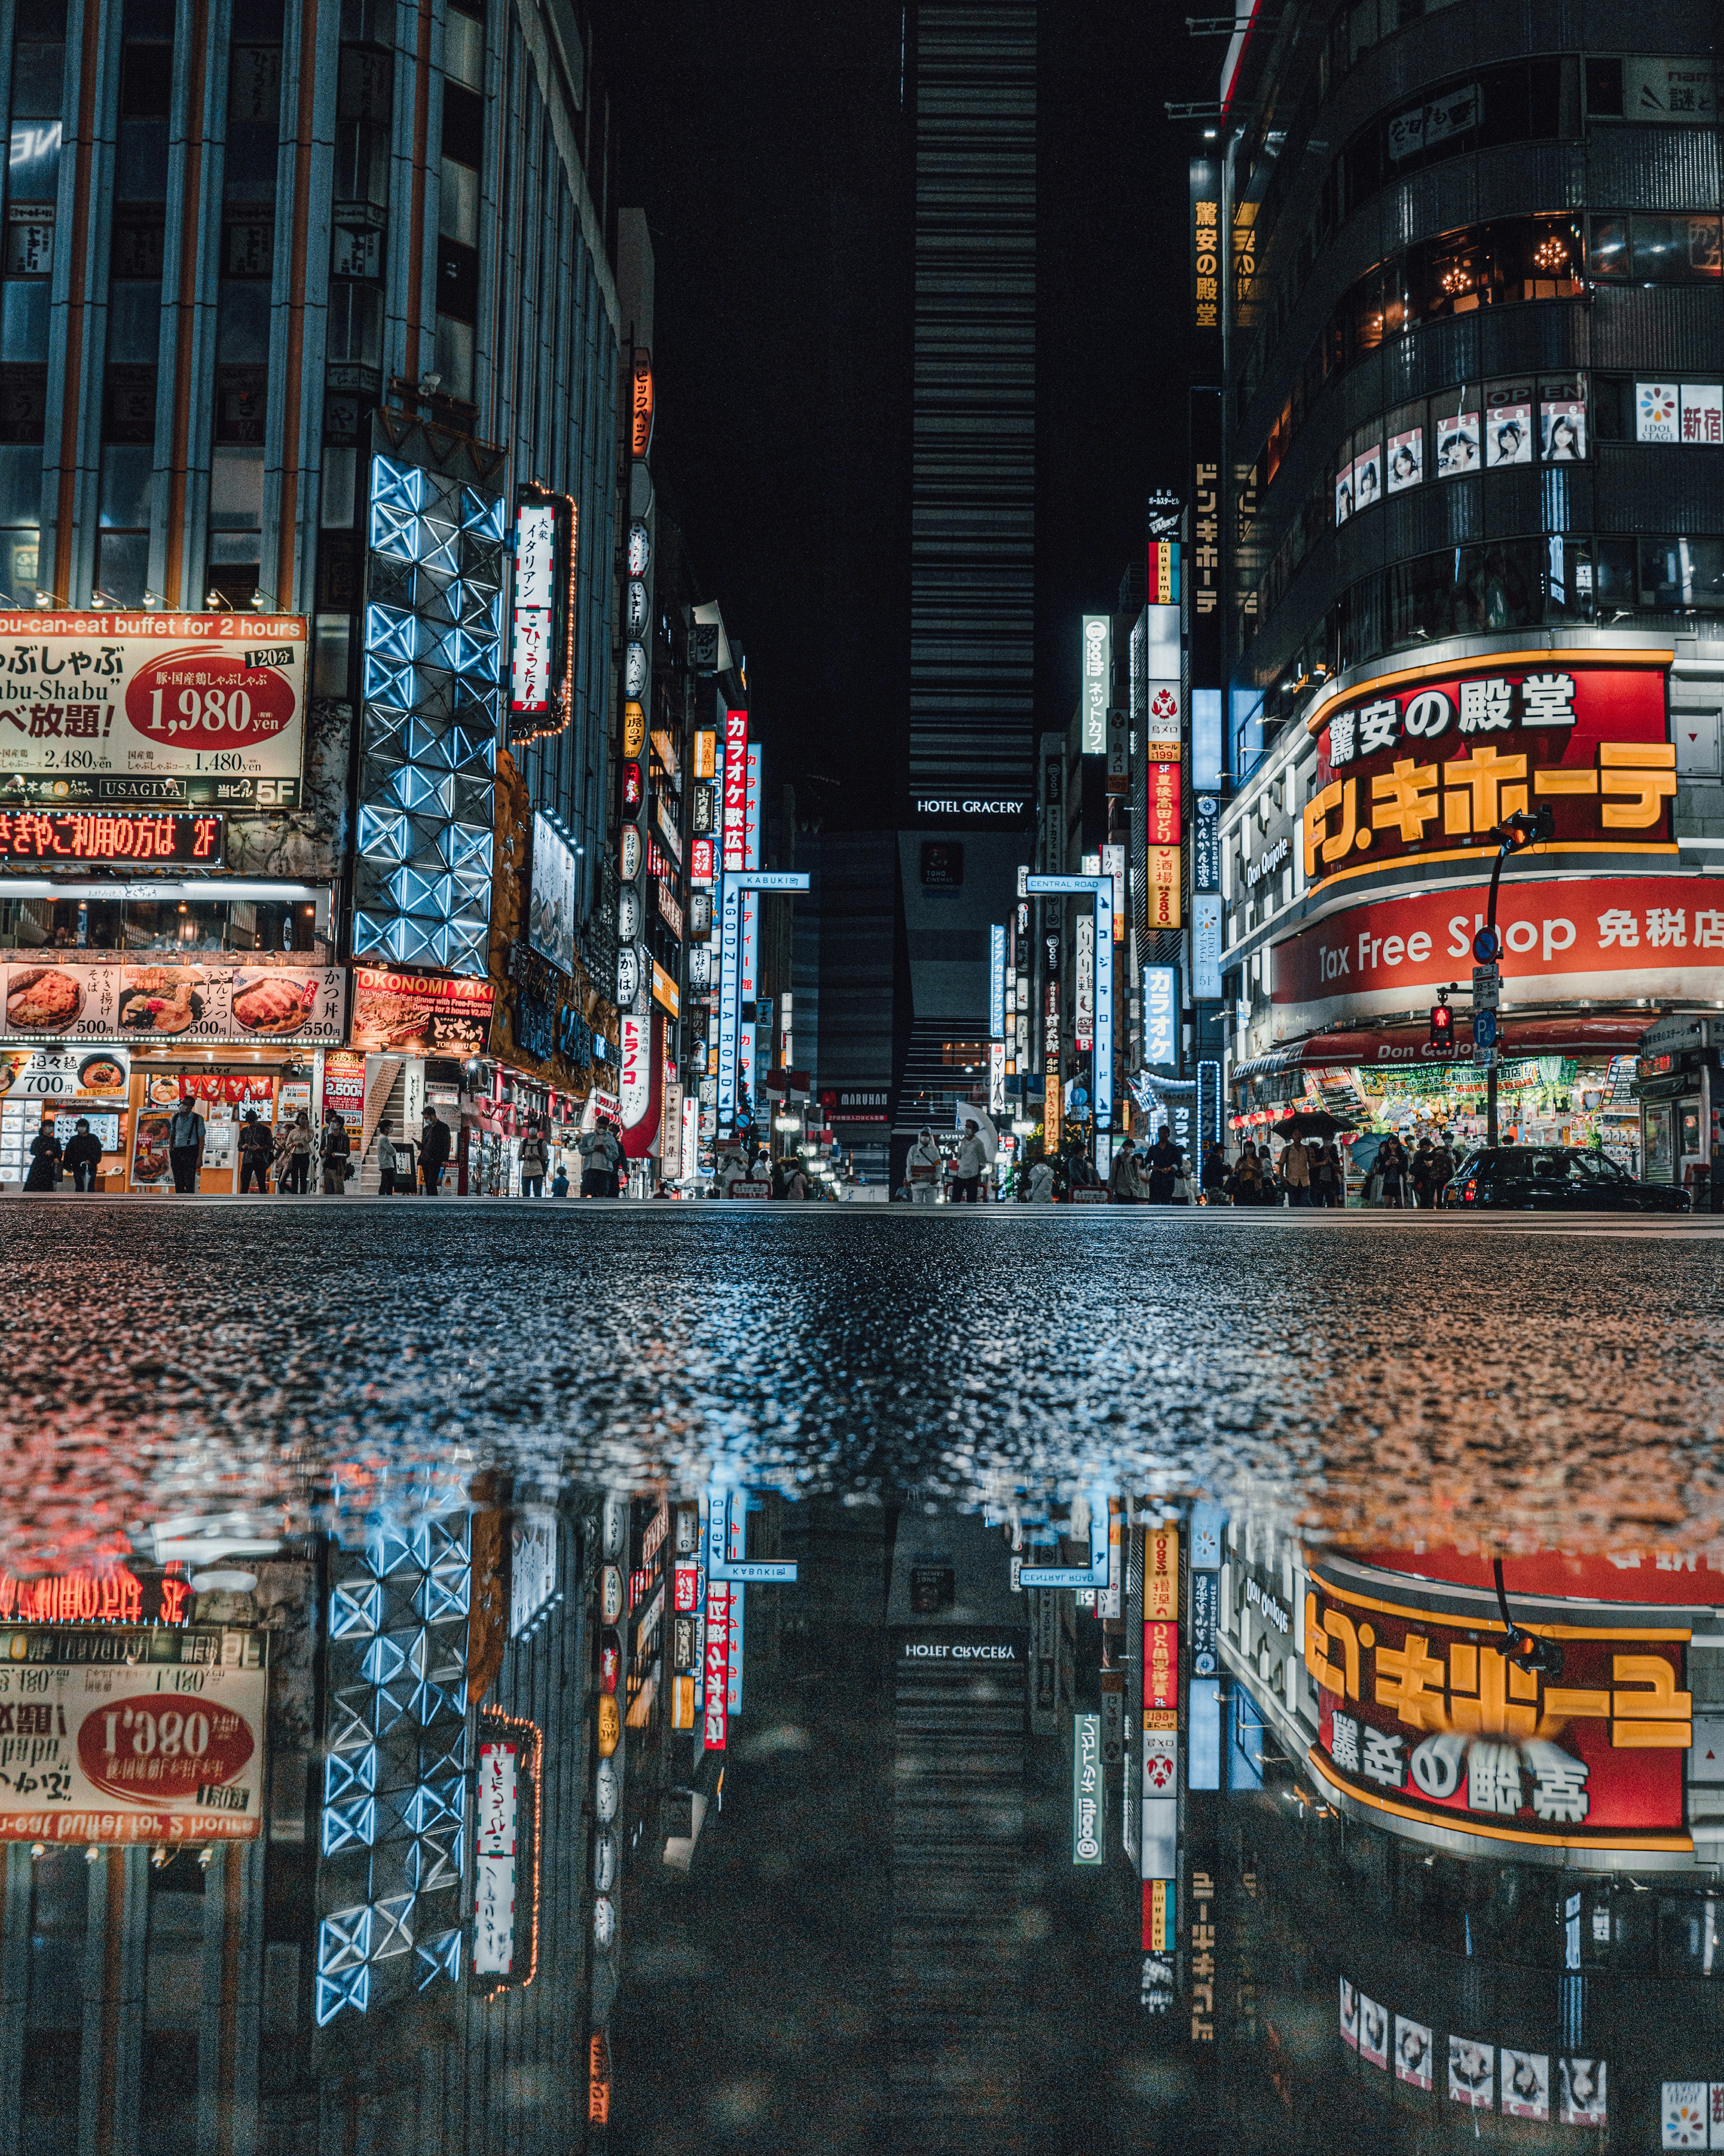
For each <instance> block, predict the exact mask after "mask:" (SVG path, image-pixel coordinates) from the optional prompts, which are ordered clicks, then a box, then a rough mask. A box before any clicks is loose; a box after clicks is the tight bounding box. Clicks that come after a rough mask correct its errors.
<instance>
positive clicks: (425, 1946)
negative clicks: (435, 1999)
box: [413, 1931, 461, 1991]
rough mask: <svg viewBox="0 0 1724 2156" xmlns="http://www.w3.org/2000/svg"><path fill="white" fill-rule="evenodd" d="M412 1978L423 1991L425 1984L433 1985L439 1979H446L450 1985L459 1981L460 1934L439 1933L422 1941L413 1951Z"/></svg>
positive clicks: (455, 1932) (454, 1932) (456, 1932)
mask: <svg viewBox="0 0 1724 2156" xmlns="http://www.w3.org/2000/svg"><path fill="white" fill-rule="evenodd" d="M413 1958H414V1963H415V1968H414V1972H413V1974H414V1977H415V1979H416V1980H417V1983H418V1989H420V1990H421V1991H423V1989H425V1987H426V1985H427V1984H435V1983H436V1981H437V1979H439V1977H447V1978H448V1979H449V1981H450V1982H451V1983H452V1984H459V1982H460V1980H461V1934H460V1933H459V1931H453V1932H439V1933H438V1935H437V1937H436V1938H434V1939H423V1940H421V1941H420V1943H419V1944H418V1946H417V1947H416V1948H414V1949H413Z"/></svg>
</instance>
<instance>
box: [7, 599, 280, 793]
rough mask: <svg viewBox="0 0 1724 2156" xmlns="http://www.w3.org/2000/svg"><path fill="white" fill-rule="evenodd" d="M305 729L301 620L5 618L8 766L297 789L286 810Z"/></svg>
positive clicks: (228, 615)
mask: <svg viewBox="0 0 1724 2156" xmlns="http://www.w3.org/2000/svg"><path fill="white" fill-rule="evenodd" d="M304 754H305V619H304V617H303V616H302V615H300V614H244V613H0V769H4V770H6V771H10V772H20V773H31V774H41V773H54V774H65V775H67V776H69V777H70V776H76V777H90V776H104V775H105V776H115V777H126V778H188V777H193V776H209V775H212V774H223V773H234V774H238V775H242V776H244V777H249V778H267V779H272V780H281V779H290V780H292V781H293V782H294V789H293V790H290V793H288V794H287V795H285V796H284V795H280V794H279V793H278V794H277V795H275V796H274V797H273V798H275V801H276V803H277V805H279V806H285V807H291V806H292V805H294V803H295V802H296V800H297V798H298V797H297V792H296V788H297V785H298V781H299V777H300V764H301V762H302V760H303V757H304ZM264 798H265V797H264V795H263V794H261V793H260V795H259V799H260V800H262V799H264Z"/></svg>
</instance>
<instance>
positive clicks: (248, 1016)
mask: <svg viewBox="0 0 1724 2156" xmlns="http://www.w3.org/2000/svg"><path fill="white" fill-rule="evenodd" d="M4 971H5V977H6V978H5V998H6V1000H5V1008H4V1011H3V1014H0V1040H56V1041H80V1040H87V1041H98V1040H122V1041H138V1040H141V1041H146V1042H151V1041H162V1040H167V1041H172V1042H175V1043H187V1044H190V1043H196V1044H198V1045H208V1044H209V1043H212V1042H215V1041H234V1042H244V1043H249V1044H251V1045H258V1044H260V1043H262V1042H265V1041H270V1040H291V1041H295V1042H305V1043H307V1044H310V1045H328V1044H330V1043H331V1042H336V1041H339V1040H340V1039H341V1036H342V1034H343V1033H344V1032H345V1031H346V1016H347V1009H346V1006H347V977H346V970H345V968H342V967H340V966H325V967H316V966H312V967H298V966H270V967H261V968H251V967H244V966H233V965H218V966H206V965H198V964H183V965H179V964H173V963H170V962H162V963H159V964H158V963H155V962H143V961H140V962H139V963H137V964H136V965H130V964H128V965H119V966H78V965H68V966H59V965H46V966H44V965H34V964H31V965H8V966H7V967H6V968H5V969H4Z"/></svg>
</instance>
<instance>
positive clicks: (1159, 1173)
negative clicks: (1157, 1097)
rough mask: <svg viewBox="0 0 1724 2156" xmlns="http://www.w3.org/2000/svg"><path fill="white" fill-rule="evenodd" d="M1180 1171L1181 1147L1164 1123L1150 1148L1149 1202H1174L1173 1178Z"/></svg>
mask: <svg viewBox="0 0 1724 2156" xmlns="http://www.w3.org/2000/svg"><path fill="white" fill-rule="evenodd" d="M1178 1173H1179V1148H1178V1146H1177V1145H1175V1144H1174V1142H1173V1133H1172V1132H1171V1131H1170V1130H1169V1129H1168V1128H1167V1125H1166V1124H1165V1123H1163V1124H1162V1127H1161V1128H1160V1130H1158V1131H1157V1132H1156V1140H1155V1143H1154V1144H1153V1145H1152V1147H1150V1149H1149V1202H1150V1204H1152V1205H1171V1204H1172V1203H1173V1178H1174V1177H1175V1176H1176V1175H1178Z"/></svg>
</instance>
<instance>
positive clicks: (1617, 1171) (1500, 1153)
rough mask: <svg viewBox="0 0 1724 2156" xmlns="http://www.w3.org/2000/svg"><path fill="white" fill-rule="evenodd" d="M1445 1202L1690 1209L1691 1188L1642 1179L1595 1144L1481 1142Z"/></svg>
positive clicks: (1565, 1209)
mask: <svg viewBox="0 0 1724 2156" xmlns="http://www.w3.org/2000/svg"><path fill="white" fill-rule="evenodd" d="M1443 1203H1444V1204H1445V1205H1460V1206H1474V1207H1480V1208H1482V1207H1485V1206H1490V1207H1493V1208H1503V1207H1507V1208H1511V1209H1515V1210H1516V1211H1520V1212H1541V1213H1545V1212H1551V1213H1686V1212H1687V1211H1688V1209H1689V1199H1688V1193H1687V1192H1686V1190H1681V1189H1678V1188H1677V1187H1676V1186H1675V1184H1674V1183H1637V1182H1636V1181H1635V1179H1634V1177H1633V1176H1632V1175H1630V1174H1629V1172H1628V1170H1627V1169H1626V1168H1619V1166H1618V1165H1617V1163H1615V1162H1614V1160H1612V1159H1611V1158H1609V1155H1608V1154H1606V1153H1602V1152H1594V1151H1593V1149H1592V1147H1590V1146H1480V1147H1478V1148H1477V1149H1476V1150H1475V1151H1474V1152H1470V1153H1469V1154H1468V1155H1467V1157H1466V1158H1465V1160H1464V1161H1463V1162H1462V1163H1461V1164H1460V1168H1457V1169H1456V1170H1455V1180H1454V1181H1453V1182H1452V1183H1450V1184H1449V1187H1448V1188H1447V1189H1446V1190H1445V1191H1444V1193H1443Z"/></svg>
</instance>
